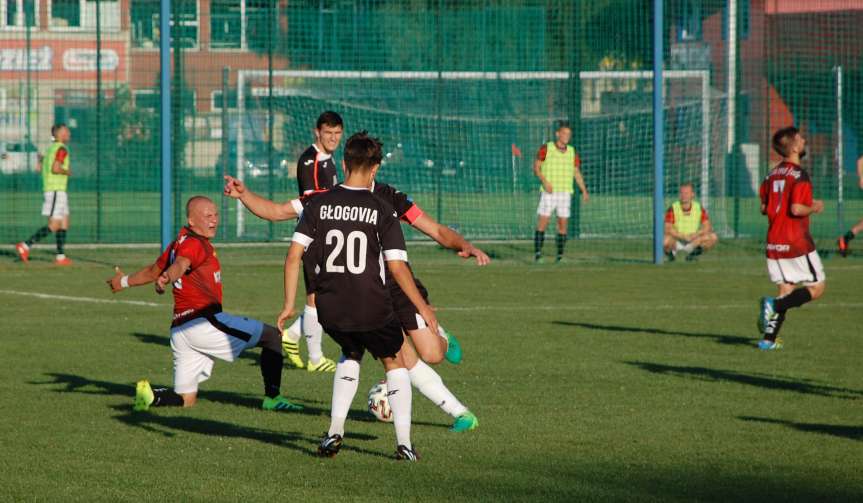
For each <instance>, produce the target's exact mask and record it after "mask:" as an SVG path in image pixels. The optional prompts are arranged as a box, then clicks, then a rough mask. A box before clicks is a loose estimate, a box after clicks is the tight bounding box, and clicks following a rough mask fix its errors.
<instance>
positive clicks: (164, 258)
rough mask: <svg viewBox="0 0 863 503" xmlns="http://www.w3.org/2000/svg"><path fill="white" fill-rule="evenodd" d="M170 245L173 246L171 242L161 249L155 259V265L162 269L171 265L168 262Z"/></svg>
mask: <svg viewBox="0 0 863 503" xmlns="http://www.w3.org/2000/svg"><path fill="white" fill-rule="evenodd" d="M171 246H173V243H171V244H170V245H168V247H167V248H165V251H163V252H162V254H161V255H159V258H157V259H156V265H157V266H159V269H161V270H163V271H164V270H165V269H167V268H168V266H169V265H171V264H169V263H168V262H169V261H170V260H171Z"/></svg>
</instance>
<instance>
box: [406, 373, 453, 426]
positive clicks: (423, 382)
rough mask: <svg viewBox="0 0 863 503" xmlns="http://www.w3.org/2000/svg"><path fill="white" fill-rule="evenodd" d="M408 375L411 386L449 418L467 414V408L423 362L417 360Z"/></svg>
mask: <svg viewBox="0 0 863 503" xmlns="http://www.w3.org/2000/svg"><path fill="white" fill-rule="evenodd" d="M408 374H409V375H410V379H411V384H413V385H414V386H415V387H416V389H417V390H418V391H419V392H420V393H422V394H423V396H425V397H426V398H428V399H429V400H431V401H432V402H434V403H435V404H436V405H437V406H438V407H440V408H441V410H443V411H444V412H446V413H447V414H449V415H450V416H452V417H459V416H460V415H462V414H464V413H465V412H467V407H465V406H464V405H463V404H462V403H461V402H459V401H458V398H456V397H455V395H453V394H452V392H451V391H450V390H449V389H447V387H446V386H445V385H444V383H443V380H442V379H441V377H440V375H438V373H437V372H435V371H434V369H432V368H431V367H429V366H428V365H426V363H425V362H424V361H422V360H419V361H418V362H417V364H416V365H415V366H414V368H412V369H410V370H409V371H408Z"/></svg>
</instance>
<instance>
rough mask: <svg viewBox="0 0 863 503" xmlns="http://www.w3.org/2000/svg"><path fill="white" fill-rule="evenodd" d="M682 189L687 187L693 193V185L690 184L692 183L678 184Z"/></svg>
mask: <svg viewBox="0 0 863 503" xmlns="http://www.w3.org/2000/svg"><path fill="white" fill-rule="evenodd" d="M683 187H689V188H690V189H692V190H693V192H694V191H695V185H693V184H692V182H683V183H681V184H680V188H681V189H682V188H683Z"/></svg>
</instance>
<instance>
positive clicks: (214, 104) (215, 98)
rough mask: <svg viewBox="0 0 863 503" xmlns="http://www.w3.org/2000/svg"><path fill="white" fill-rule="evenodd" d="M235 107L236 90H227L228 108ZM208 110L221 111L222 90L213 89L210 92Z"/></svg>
mask: <svg viewBox="0 0 863 503" xmlns="http://www.w3.org/2000/svg"><path fill="white" fill-rule="evenodd" d="M231 108H237V91H236V90H229V91H228V109H231ZM210 110H211V111H213V112H221V111H222V91H221V90H218V91H213V92H211V93H210Z"/></svg>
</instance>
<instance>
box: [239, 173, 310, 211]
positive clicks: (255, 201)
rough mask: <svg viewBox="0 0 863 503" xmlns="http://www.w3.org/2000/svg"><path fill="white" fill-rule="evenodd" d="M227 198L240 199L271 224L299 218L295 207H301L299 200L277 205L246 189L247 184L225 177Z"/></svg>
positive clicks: (244, 204)
mask: <svg viewBox="0 0 863 503" xmlns="http://www.w3.org/2000/svg"><path fill="white" fill-rule="evenodd" d="M224 193H225V196H227V197H230V198H232V199H239V200H240V202H241V203H243V206H245V207H246V209H248V210H249V211H251V212H252V213H253V214H254V215H255V216H256V217H258V218H262V219H264V220H269V221H271V222H279V221H282V220H293V219H294V218H297V216H298V213H297V210H296V208H295V206H298V205H299V200H294V201H296V204H295V203H294V201H288V202H285V203H277V202H274V201H270V200H269V199H267V198H265V197H262V196H259V195H258V194H255V193H254V192H252V191H251V190H249V189H248V187H246V184H244V183H243V182H241V181H239V180H237V179H236V178H234V177H232V176H227V175H226V176H225V191H224Z"/></svg>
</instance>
